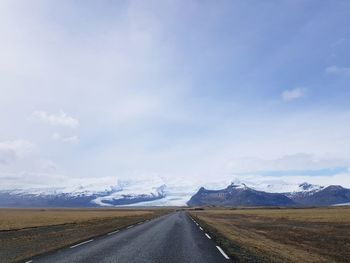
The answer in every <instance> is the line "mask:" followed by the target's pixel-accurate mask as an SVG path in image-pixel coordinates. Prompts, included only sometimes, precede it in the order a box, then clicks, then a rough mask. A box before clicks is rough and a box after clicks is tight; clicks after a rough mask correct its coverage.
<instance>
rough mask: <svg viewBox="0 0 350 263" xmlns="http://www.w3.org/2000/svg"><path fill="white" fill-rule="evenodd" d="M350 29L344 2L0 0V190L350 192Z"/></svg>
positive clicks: (349, 6)
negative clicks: (176, 186)
mask: <svg viewBox="0 0 350 263" xmlns="http://www.w3.org/2000/svg"><path fill="white" fill-rule="evenodd" d="M349 24H350V2H349V1H346V0H344V1H342V0H339V1H333V0H324V1H318V0H306V1H305V0H289V1H288V0H287V1H283V0H282V1H273V0H267V1H260V0H256V1H254V0H249V1H231V0H230V1H221V0H220V1H151V0H150V1H107V0H104V1H89V0H88V1H86V0H84V1H82V0H80V1H67V0H62V1H51V0H48V1H47V0H45V1H39V0H34V1H24V0H22V1H19V0H3V1H1V2H0V37H1V41H0V184H3V185H7V186H11V184H15V185H16V186H17V187H18V186H23V187H25V186H26V185H27V184H31V183H34V184H39V185H40V184H47V185H54V184H55V183H57V182H58V181H60V180H63V179H61V178H64V180H67V178H71V179H74V178H82V179H86V180H89V179H91V180H92V179H94V180H96V178H97V180H98V178H101V180H102V178H124V179H133V180H137V178H145V177H147V176H154V175H159V176H166V177H170V178H185V180H186V178H188V179H193V178H200V179H201V180H204V181H205V180H208V181H215V180H219V179H220V178H224V177H225V178H227V176H229V177H232V178H242V179H244V178H250V179H252V180H254V178H265V177H266V178H278V179H288V180H300V181H304V180H307V181H310V182H313V183H319V184H342V185H348V186H350V169H349V167H350V103H349V102H350V52H349V50H350V27H349ZM183 183H185V182H183Z"/></svg>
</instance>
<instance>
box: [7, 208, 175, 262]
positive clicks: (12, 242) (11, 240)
mask: <svg viewBox="0 0 350 263" xmlns="http://www.w3.org/2000/svg"><path fill="white" fill-rule="evenodd" d="M170 211H172V210H171V209H138V210H133V209H118V210H117V209H0V259H1V260H0V262H16V261H19V260H23V259H25V258H29V257H32V256H34V255H38V254H41V253H44V252H47V251H51V250H55V249H59V248H62V247H65V246H67V245H70V244H73V243H76V242H79V241H82V240H85V239H88V238H91V237H94V236H98V235H102V234H105V233H108V232H110V231H113V230H116V229H120V228H123V227H126V226H128V225H131V224H135V223H137V222H140V221H144V220H146V219H152V218H155V217H158V216H161V215H164V214H166V213H168V212H170Z"/></svg>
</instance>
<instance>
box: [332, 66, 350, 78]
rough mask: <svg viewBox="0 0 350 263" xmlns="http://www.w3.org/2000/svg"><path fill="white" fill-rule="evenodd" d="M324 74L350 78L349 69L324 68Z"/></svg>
mask: <svg viewBox="0 0 350 263" xmlns="http://www.w3.org/2000/svg"><path fill="white" fill-rule="evenodd" d="M326 73H327V74H333V75H341V76H350V68H349V67H338V66H330V67H327V68H326Z"/></svg>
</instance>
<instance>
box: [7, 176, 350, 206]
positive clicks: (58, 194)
mask: <svg viewBox="0 0 350 263" xmlns="http://www.w3.org/2000/svg"><path fill="white" fill-rule="evenodd" d="M42 181H43V182H42V183H41V184H40V183H38V182H36V183H31V184H27V185H26V187H24V186H22V187H21V185H19V183H17V184H12V186H11V185H5V184H2V185H0V207H98V206H183V205H186V203H187V202H188V201H189V200H190V199H191V197H192V196H193V195H194V194H195V193H196V192H197V191H198V189H202V188H201V187H205V188H203V189H205V190H206V189H211V190H206V191H214V192H215V191H216V192H217V191H222V189H225V191H228V190H227V188H225V186H227V185H230V187H229V188H230V189H229V190H232V191H233V190H234V191H235V192H234V194H236V193H238V192H240V193H241V196H240V198H241V201H240V202H241V203H242V204H246V203H247V202H248V203H249V202H250V203H252V204H253V203H254V202H255V201H254V200H257V198H256V197H257V196H260V198H262V196H263V197H264V198H265V199H264V204H265V205H269V204H270V205H271V204H277V203H278V202H277V201H278V200H279V201H281V202H282V201H283V202H282V203H283V204H287V203H290V202H289V201H288V200H287V199H286V198H288V199H289V200H291V201H292V202H294V203H295V204H300V205H330V204H338V203H347V202H350V195H349V194H348V191H350V190H348V189H346V188H342V187H341V186H339V187H338V186H328V187H325V186H318V185H314V184H309V183H301V184H295V183H290V182H284V181H282V180H260V181H259V180H256V181H252V180H245V181H242V180H237V179H235V180H231V178H230V177H229V176H228V177H225V178H221V179H220V180H216V181H208V180H204V179H198V178H181V177H176V178H173V177H164V176H147V177H141V178H140V177H139V178H138V179H132V180H130V179H117V178H114V177H102V178H84V179H81V178H80V179H79V178H74V179H73V178H67V177H62V178H61V179H60V180H56V183H55V186H54V187H53V186H51V184H52V183H51V184H46V183H45V181H44V180H42ZM231 182H233V183H231ZM203 189H202V192H203ZM232 191H231V192H232ZM214 192H212V193H214ZM232 193H233V192H232ZM242 193H244V194H242ZM275 194H276V195H275ZM277 194H278V195H277ZM281 195H283V197H282V196H281ZM282 199H283V200H282ZM249 200H250V201H249ZM252 200H253V201H254V202H253V201H252ZM261 200H262V199H261ZM261 200H260V201H261ZM286 200H287V201H286ZM320 200H321V201H320ZM258 201H259V200H258ZM230 202H231V201H230ZM276 202H277V203H276ZM231 203H232V202H231ZM232 204H233V203H232Z"/></svg>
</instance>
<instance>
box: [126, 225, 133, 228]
mask: <svg viewBox="0 0 350 263" xmlns="http://www.w3.org/2000/svg"><path fill="white" fill-rule="evenodd" d="M132 227H134V225H131V226H128V227H127V228H126V229H129V228H132Z"/></svg>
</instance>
